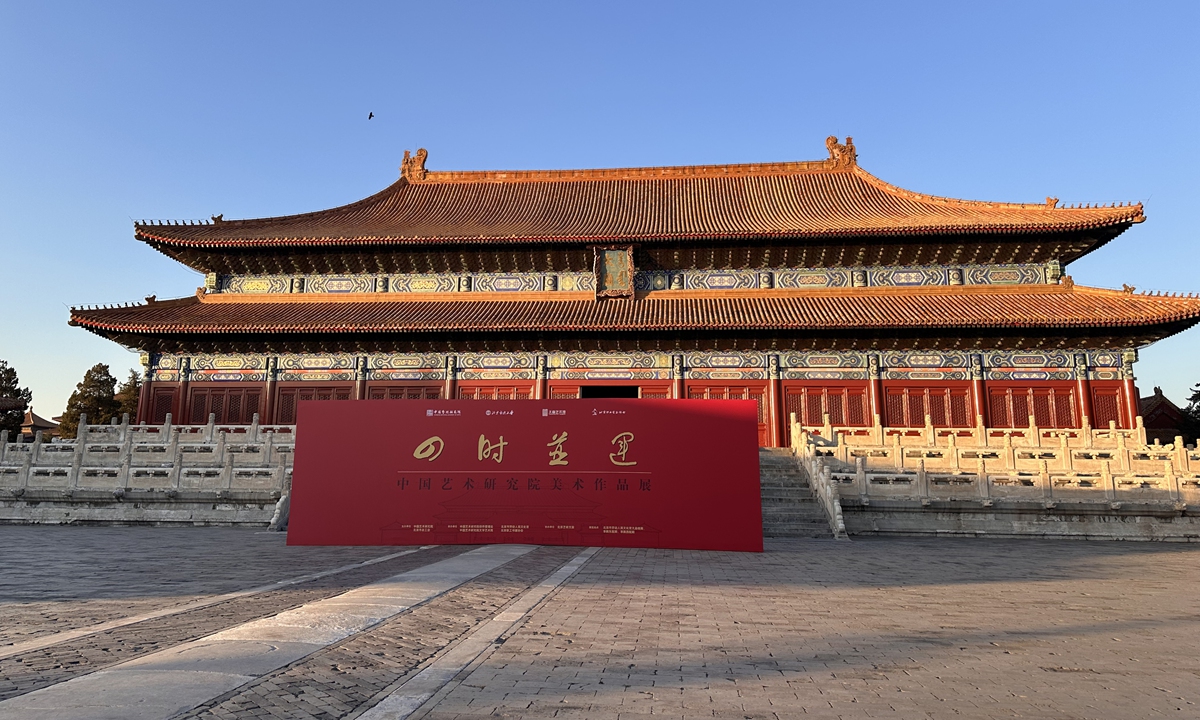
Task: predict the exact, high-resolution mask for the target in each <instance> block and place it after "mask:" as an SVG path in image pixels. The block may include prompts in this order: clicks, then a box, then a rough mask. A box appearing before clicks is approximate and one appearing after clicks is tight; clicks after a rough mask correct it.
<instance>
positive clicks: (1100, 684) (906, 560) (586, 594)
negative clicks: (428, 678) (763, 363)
mask: <svg viewBox="0 0 1200 720" xmlns="http://www.w3.org/2000/svg"><path fill="white" fill-rule="evenodd" d="M1198 594H1200V547H1198V546H1194V545H1158V544H1155V545H1151V544H1142V543H1138V544H1126V543H1086V542H1061V541H1037V540H1012V541H995V540H984V541H980V540H965V539H943V540H926V539H920V540H917V539H913V540H907V539H905V540H901V539H889V540H868V541H862V540H858V541H854V542H850V543H837V542H833V541H820V540H772V541H768V547H767V552H766V553H764V554H762V555H741V554H733V553H700V552H687V551H660V550H615V549H606V550H602V551H601V552H600V553H599V554H598V555H597V556H596V558H594V559H593V560H592V562H590V563H589V564H588V565H586V566H585V567H584V568H583V569H582V570H580V572H579V573H577V574H576V575H575V576H574V577H573V578H572V579H571V581H570V582H568V583H566V584H565V585H564V586H563V587H561V588H559V589H558V590H557V591H556V592H555V593H554V594H553V595H552V596H551V597H550V598H549V600H548V601H547V602H545V603H543V604H542V605H541V606H540V607H538V608H537V609H536V610H534V611H533V612H532V613H531V614H530V615H529V617H528V619H527V620H526V622H525V623H524V625H523V626H521V627H520V628H519V629H517V630H516V631H515V632H514V633H513V634H512V635H511V636H510V637H509V638H508V639H507V641H506V642H505V643H504V644H503V645H501V646H498V647H497V648H496V649H495V650H494V651H493V652H492V653H491V654H490V656H488V657H487V658H486V659H484V660H482V661H481V662H480V663H479V664H478V665H476V666H475V667H474V669H473V671H472V672H471V673H470V674H469V675H468V676H467V677H465V678H463V679H462V681H461V684H460V685H459V686H458V687H456V688H455V689H454V690H452V691H451V692H449V693H448V694H447V695H446V696H445V697H443V698H440V699H439V700H438V702H437V703H436V704H434V705H432V706H430V707H425V708H423V709H422V710H420V711H418V712H417V713H415V714H413V715H412V716H411V717H414V718H415V717H427V718H431V719H436V720H446V719H448V718H481V717H505V718H551V717H553V718H563V717H579V718H584V717H587V718H621V717H632V716H641V715H650V714H653V715H656V716H657V715H667V716H669V717H688V718H692V717H699V716H703V717H722V718H747V717H753V718H760V717H761V718H794V717H828V718H834V717H836V718H866V717H897V718H916V717H922V718H949V717H955V718H964V717H966V718H1010V717H1023V718H1028V717H1034V718H1060V719H1061V718H1076V719H1077V718H1097V719H1103V720H1112V719H1114V718H1120V719H1121V720H1124V719H1125V718H1152V717H1153V718H1159V717H1164V716H1166V717H1179V718H1196V717H1200V705H1197V704H1196V703H1197V702H1200V613H1197V612H1196V611H1195V607H1196V605H1195V602H1196V601H1195V598H1196V597H1197V596H1198Z"/></svg>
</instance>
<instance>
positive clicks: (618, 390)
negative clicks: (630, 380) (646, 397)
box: [579, 385, 638, 398]
mask: <svg viewBox="0 0 1200 720" xmlns="http://www.w3.org/2000/svg"><path fill="white" fill-rule="evenodd" d="M579 397H581V398H635V397H638V386H637V385H584V386H583V387H581V388H579Z"/></svg>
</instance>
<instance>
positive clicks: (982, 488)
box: [975, 458, 992, 498]
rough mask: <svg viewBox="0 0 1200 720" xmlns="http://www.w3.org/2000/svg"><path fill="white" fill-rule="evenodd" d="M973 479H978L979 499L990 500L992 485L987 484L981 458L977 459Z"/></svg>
mask: <svg viewBox="0 0 1200 720" xmlns="http://www.w3.org/2000/svg"><path fill="white" fill-rule="evenodd" d="M975 477H977V478H979V497H981V498H990V497H991V496H992V484H991V483H990V482H988V476H987V472H986V471H985V470H984V465H983V458H979V468H978V470H977V472H976V473H975Z"/></svg>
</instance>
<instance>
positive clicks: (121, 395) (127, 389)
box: [116, 370, 142, 422]
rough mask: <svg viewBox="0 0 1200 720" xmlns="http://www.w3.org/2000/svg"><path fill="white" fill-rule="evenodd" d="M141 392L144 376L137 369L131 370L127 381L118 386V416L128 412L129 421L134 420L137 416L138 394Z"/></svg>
mask: <svg viewBox="0 0 1200 720" xmlns="http://www.w3.org/2000/svg"><path fill="white" fill-rule="evenodd" d="M141 393H142V376H141V375H138V373H137V371H136V370H130V371H129V377H127V378H125V382H123V383H121V387H119V388H117V394H116V397H117V402H118V403H119V404H120V407H119V408H117V417H120V416H121V415H123V414H125V413H128V414H129V422H133V421H134V419H135V418H137V407H138V396H139V395H141Z"/></svg>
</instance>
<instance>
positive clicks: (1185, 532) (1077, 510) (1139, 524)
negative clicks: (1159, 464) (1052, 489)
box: [842, 499, 1200, 542]
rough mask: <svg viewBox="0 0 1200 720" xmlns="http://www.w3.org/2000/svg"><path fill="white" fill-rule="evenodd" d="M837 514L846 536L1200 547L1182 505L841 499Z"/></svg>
mask: <svg viewBox="0 0 1200 720" xmlns="http://www.w3.org/2000/svg"><path fill="white" fill-rule="evenodd" d="M842 513H843V516H844V518H845V522H846V531H847V532H848V533H849V534H850V535H851V536H870V535H896V536H910V537H912V536H949V537H954V536H959V537H1034V538H1064V539H1077V540H1152V541H1163V542H1200V511H1197V510H1196V509H1189V508H1188V507H1187V506H1185V505H1183V504H1167V503H1138V504H1133V503H1096V502H1077V503H1072V502H1053V503H1033V502H1004V501H994V502H993V503H992V504H990V505H988V504H985V503H983V502H971V501H953V500H942V501H938V500H933V501H921V500H875V499H872V500H871V501H870V502H869V503H863V502H861V501H859V500H852V499H843V500H842Z"/></svg>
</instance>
